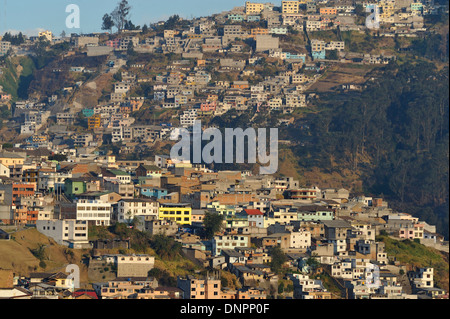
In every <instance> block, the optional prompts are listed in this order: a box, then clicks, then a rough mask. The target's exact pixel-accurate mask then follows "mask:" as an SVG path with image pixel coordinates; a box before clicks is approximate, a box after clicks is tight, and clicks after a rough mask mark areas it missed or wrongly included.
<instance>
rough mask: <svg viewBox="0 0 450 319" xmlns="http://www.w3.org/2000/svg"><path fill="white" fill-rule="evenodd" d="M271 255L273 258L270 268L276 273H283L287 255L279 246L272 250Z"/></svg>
mask: <svg viewBox="0 0 450 319" xmlns="http://www.w3.org/2000/svg"><path fill="white" fill-rule="evenodd" d="M269 254H270V256H271V257H272V260H271V262H270V264H269V266H270V268H271V269H272V271H273V272H274V273H281V271H282V268H283V264H284V263H285V262H286V261H287V256H286V254H285V253H284V252H283V250H282V249H281V248H280V247H279V246H276V247H273V248H271V249H270V251H269Z"/></svg>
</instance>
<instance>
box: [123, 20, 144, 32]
mask: <svg viewBox="0 0 450 319" xmlns="http://www.w3.org/2000/svg"><path fill="white" fill-rule="evenodd" d="M140 28H141V27H140V26H139V25H138V26H135V25H134V23H133V22H131V20H127V21H125V26H124V29H125V30H139V29H140Z"/></svg>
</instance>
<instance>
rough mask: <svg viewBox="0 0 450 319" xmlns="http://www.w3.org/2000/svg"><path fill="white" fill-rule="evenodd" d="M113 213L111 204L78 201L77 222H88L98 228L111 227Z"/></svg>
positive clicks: (85, 200)
mask: <svg viewBox="0 0 450 319" xmlns="http://www.w3.org/2000/svg"><path fill="white" fill-rule="evenodd" d="M111 212H112V207H111V203H107V202H102V201H98V200H88V199H79V200H78V201H76V219H77V221H86V222H89V223H90V224H91V223H92V224H94V225H96V226H109V225H110V223H111Z"/></svg>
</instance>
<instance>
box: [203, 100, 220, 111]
mask: <svg viewBox="0 0 450 319" xmlns="http://www.w3.org/2000/svg"><path fill="white" fill-rule="evenodd" d="M216 107H217V103H216V101H211V102H210V101H206V102H204V103H201V104H200V111H202V112H209V111H215V110H216Z"/></svg>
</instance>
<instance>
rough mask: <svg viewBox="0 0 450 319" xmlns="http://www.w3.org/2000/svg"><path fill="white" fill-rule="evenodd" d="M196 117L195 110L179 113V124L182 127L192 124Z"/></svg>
mask: <svg viewBox="0 0 450 319" xmlns="http://www.w3.org/2000/svg"><path fill="white" fill-rule="evenodd" d="M196 119H197V110H195V109H190V110H186V111H184V112H183V114H181V115H180V125H181V126H182V127H190V126H193V125H194V121H195V120H196Z"/></svg>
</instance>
